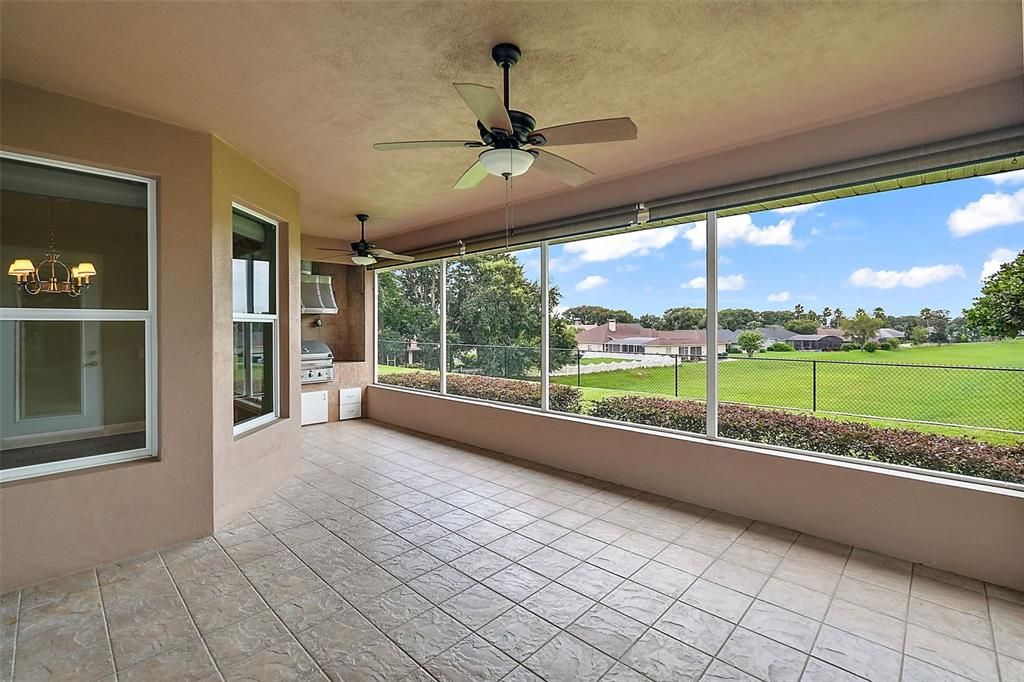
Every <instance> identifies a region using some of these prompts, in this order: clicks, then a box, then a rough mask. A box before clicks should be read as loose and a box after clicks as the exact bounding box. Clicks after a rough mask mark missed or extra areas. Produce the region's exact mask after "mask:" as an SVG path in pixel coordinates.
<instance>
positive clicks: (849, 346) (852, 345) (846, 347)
mask: <svg viewBox="0 0 1024 682" xmlns="http://www.w3.org/2000/svg"><path fill="white" fill-rule="evenodd" d="M839 350H845V351H850V350H860V344H859V343H852V342H850V341H846V342H844V343H843V345H842V346H840V347H839Z"/></svg>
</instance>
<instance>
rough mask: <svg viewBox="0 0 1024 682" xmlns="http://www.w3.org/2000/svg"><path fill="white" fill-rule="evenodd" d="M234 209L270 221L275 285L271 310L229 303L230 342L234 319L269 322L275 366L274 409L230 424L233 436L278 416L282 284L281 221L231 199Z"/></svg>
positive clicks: (233, 330)
mask: <svg viewBox="0 0 1024 682" xmlns="http://www.w3.org/2000/svg"><path fill="white" fill-rule="evenodd" d="M235 211H238V212H240V213H245V214H246V215H248V216H250V217H252V218H254V219H256V220H259V221H261V222H264V223H267V224H269V225H273V226H274V270H273V271H272V272H271V276H272V281H273V286H274V287H275V295H274V312H273V313H236V312H234V306H233V305H232V312H231V338H232V345H234V332H235V323H236V322H262V323H266V322H269V323H270V324H271V334H272V335H273V348H274V351H273V353H272V355H273V362H274V366H273V368H272V371H273V376H274V386H273V391H272V394H271V398H272V400H273V409H272V410H271V411H270V412H268V413H266V414H261V415H260V416H258V417H253V418H252V419H247V420H245V421H244V422H241V423H240V424H234V425H233V426H232V435H233V436H241V435H243V434H246V433H248V432H250V431H252V430H253V429H256V428H259V427H261V426H264V425H266V424H269V423H271V422H273V421H277V420H278V419H280V417H281V334H280V325H279V323H278V310H279V309H280V306H281V285H280V276H279V273H280V267H281V249H280V245H281V241H280V240H281V225H280V223H279V222H278V221H276V220H274V219H273V218H269V217H267V216H265V215H263V214H262V213H257V212H256V211H254V210H252V209H251V208H246V207H245V206H242V205H241V204H236V203H232V204H231V212H232V214H233V213H234V212H235ZM232 230H233V228H232ZM232 277H234V275H232ZM247 344H248V341H247ZM231 356H232V358H234V351H233V350H232V354H231ZM266 361H267V359H266V354H265V353H264V357H263V362H264V364H266ZM248 362H249V358H248V354H247V357H246V363H248ZM232 371H234V361H233V360H232ZM231 390H232V400H234V381H232V389H231ZM232 415H234V410H232Z"/></svg>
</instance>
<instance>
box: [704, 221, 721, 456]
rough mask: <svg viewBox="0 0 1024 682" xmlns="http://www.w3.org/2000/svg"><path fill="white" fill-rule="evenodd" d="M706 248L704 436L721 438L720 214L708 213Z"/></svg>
mask: <svg viewBox="0 0 1024 682" xmlns="http://www.w3.org/2000/svg"><path fill="white" fill-rule="evenodd" d="M705 241H706V243H707V246H706V248H705V256H706V259H707V260H706V264H705V269H706V272H705V273H704V277H705V283H706V284H707V286H706V288H705V290H704V291H705V302H704V305H705V309H706V318H707V323H706V324H705V325H704V344H705V347H706V348H707V351H706V352H707V360H706V361H705V362H704V366H705V373H706V375H707V396H706V397H705V402H704V405H705V411H706V413H707V415H706V419H707V422H706V424H705V428H704V430H705V435H706V436H707V437H708V438H711V439H715V438H718V214H717V213H716V212H715V211H708V212H707V214H706V215H705Z"/></svg>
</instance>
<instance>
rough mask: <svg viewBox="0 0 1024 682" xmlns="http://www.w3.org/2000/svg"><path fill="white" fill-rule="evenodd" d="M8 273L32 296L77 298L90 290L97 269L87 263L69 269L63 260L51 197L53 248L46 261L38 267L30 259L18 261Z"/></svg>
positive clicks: (47, 254)
mask: <svg viewBox="0 0 1024 682" xmlns="http://www.w3.org/2000/svg"><path fill="white" fill-rule="evenodd" d="M7 274H8V275H10V276H12V277H14V279H15V284H17V286H18V288H19V289H21V290H22V291H23V292H25V293H26V294H28V295H30V296H35V295H36V294H66V295H68V296H72V297H76V296H81V295H82V294H84V293H85V292H86V291H87V290H88V288H89V285H90V284H91V283H92V278H93V277H95V276H96V267H95V266H94V265H93V264H92V263H90V262H88V261H83V262H81V263H79V264H78V265H74V266H72V267H70V268H69V267H68V266H67V265H65V264H64V263H63V262H62V261H61V260H60V254H59V253H57V238H56V234H55V232H54V224H53V199H52V198H50V248H49V249H48V250H47V251H46V260H44V261H41V262H40V263H39V267H36V266H35V265H33V264H32V261H31V260H29V259H28V258H16V259H14V262H13V263H11V265H10V267H9V268H7Z"/></svg>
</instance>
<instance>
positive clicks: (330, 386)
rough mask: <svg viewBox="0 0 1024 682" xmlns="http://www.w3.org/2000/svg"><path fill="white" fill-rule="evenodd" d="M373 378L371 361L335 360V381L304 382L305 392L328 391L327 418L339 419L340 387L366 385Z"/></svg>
mask: <svg viewBox="0 0 1024 682" xmlns="http://www.w3.org/2000/svg"><path fill="white" fill-rule="evenodd" d="M371 380H372V377H371V374H370V363H368V362H335V363H334V381H327V382H324V383H320V384H302V386H301V387H302V392H303V393H311V392H313V391H327V419H328V421H337V419H338V389H340V388H355V387H356V386H358V387H359V388H364V387H366V385H367V384H369V383H370V381H371Z"/></svg>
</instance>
